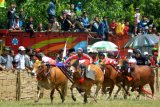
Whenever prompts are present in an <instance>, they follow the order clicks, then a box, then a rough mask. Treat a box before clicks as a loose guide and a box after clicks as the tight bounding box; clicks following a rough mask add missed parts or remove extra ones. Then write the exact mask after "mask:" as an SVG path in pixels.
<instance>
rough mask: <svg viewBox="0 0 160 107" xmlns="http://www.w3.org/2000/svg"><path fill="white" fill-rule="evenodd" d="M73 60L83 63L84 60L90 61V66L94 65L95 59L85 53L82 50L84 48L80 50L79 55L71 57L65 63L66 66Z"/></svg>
mask: <svg viewBox="0 0 160 107" xmlns="http://www.w3.org/2000/svg"><path fill="white" fill-rule="evenodd" d="M72 59H78V60H79V61H80V60H81V61H82V60H85V59H88V60H89V62H90V64H92V63H93V59H92V58H91V57H90V56H89V55H87V54H85V53H83V49H82V48H78V52H77V54H74V55H72V56H71V57H69V58H68V59H67V60H66V61H65V62H64V64H68V63H69V62H70V61H71V60H72Z"/></svg>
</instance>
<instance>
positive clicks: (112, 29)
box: [109, 19, 117, 35]
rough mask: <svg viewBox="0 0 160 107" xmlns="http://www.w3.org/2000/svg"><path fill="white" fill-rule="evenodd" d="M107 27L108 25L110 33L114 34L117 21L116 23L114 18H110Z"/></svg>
mask: <svg viewBox="0 0 160 107" xmlns="http://www.w3.org/2000/svg"><path fill="white" fill-rule="evenodd" d="M109 27H110V30H111V32H112V34H113V35H115V34H116V29H117V23H116V21H115V19H112V23H111V24H110V25H109Z"/></svg>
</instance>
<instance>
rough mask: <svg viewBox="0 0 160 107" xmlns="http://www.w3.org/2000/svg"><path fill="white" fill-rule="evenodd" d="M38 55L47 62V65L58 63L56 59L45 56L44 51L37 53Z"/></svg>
mask: <svg viewBox="0 0 160 107" xmlns="http://www.w3.org/2000/svg"><path fill="white" fill-rule="evenodd" d="M37 57H38V59H39V60H40V61H42V62H43V63H45V64H46V65H48V64H49V65H56V61H55V60H53V59H52V58H50V57H47V56H45V55H44V54H43V53H42V52H40V53H38V54H37Z"/></svg>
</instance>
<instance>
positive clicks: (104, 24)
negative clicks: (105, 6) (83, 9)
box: [98, 16, 109, 40]
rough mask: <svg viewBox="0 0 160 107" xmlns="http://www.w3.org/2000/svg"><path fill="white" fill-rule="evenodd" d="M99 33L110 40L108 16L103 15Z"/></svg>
mask: <svg viewBox="0 0 160 107" xmlns="http://www.w3.org/2000/svg"><path fill="white" fill-rule="evenodd" d="M98 34H99V36H101V38H103V39H106V40H108V34H109V26H108V21H107V17H106V16H104V17H103V21H102V22H101V23H100V25H99V27H98Z"/></svg>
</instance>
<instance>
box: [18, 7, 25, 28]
mask: <svg viewBox="0 0 160 107" xmlns="http://www.w3.org/2000/svg"><path fill="white" fill-rule="evenodd" d="M19 20H20V27H21V28H22V29H23V27H24V20H25V13H24V11H23V8H21V9H20V12H19Z"/></svg>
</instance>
